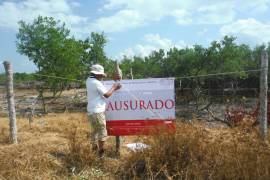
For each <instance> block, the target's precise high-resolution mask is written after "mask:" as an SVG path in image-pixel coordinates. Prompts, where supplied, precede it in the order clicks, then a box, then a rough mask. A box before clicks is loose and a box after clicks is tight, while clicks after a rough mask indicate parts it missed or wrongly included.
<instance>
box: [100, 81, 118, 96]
mask: <svg viewBox="0 0 270 180" xmlns="http://www.w3.org/2000/svg"><path fill="white" fill-rule="evenodd" d="M121 87H122V85H121V84H120V83H114V84H113V85H112V87H111V89H110V90H109V91H108V92H106V93H105V94H103V96H104V97H105V98H108V97H110V96H111V95H112V94H113V93H114V92H115V91H117V90H118V89H120V88H121Z"/></svg>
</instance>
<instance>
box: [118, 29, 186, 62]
mask: <svg viewBox="0 0 270 180" xmlns="http://www.w3.org/2000/svg"><path fill="white" fill-rule="evenodd" d="M186 46H187V45H186V44H185V42H184V41H179V42H176V43H174V42H173V41H172V40H170V39H168V38H162V37H160V35H159V34H146V35H145V36H144V38H143V43H140V44H136V45H135V46H134V47H132V48H127V49H125V50H124V51H123V52H121V53H119V54H118V55H117V56H116V57H115V58H116V59H122V58H123V57H124V56H127V57H130V58H131V57H133V56H135V55H136V56H140V57H145V56H148V55H150V54H151V52H153V51H155V50H159V49H164V50H165V51H168V50H169V49H170V48H173V47H176V48H179V49H181V48H185V47H186Z"/></svg>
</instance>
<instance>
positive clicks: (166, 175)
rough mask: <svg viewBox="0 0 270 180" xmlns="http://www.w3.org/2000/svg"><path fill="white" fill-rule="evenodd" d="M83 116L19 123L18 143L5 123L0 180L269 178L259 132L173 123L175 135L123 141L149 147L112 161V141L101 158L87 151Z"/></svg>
mask: <svg viewBox="0 0 270 180" xmlns="http://www.w3.org/2000/svg"><path fill="white" fill-rule="evenodd" d="M3 122H4V123H3ZM89 131H90V130H89V126H88V123H87V117H86V115H85V114H84V113H64V114H50V115H47V116H45V117H40V118H36V119H35V120H34V122H33V124H31V127H30V126H29V124H28V122H27V121H26V119H18V137H19V143H18V144H16V145H12V144H8V123H7V119H5V120H4V121H2V119H1V127H0V179H269V177H270V174H269V173H270V148H269V147H270V146H269V145H268V144H266V143H264V142H262V141H261V140H260V139H259V138H258V130H257V129H256V128H253V127H252V126H250V124H243V125H242V126H241V127H236V128H232V129H230V128H219V129H218V128H214V129H213V128H211V129H210V128H206V126H205V125H204V124H200V123H194V124H185V123H178V125H177V128H176V132H175V134H166V133H162V134H160V135H156V136H151V137H150V136H148V137H128V138H125V141H126V143H128V142H134V141H138V140H140V141H142V142H145V143H146V144H149V145H150V148H149V149H147V150H144V151H142V152H131V151H128V150H127V149H125V148H122V152H121V154H122V156H121V158H120V159H118V158H115V157H114V155H115V154H114V139H113V138H110V139H109V141H108V144H107V149H108V151H107V154H106V157H105V159H103V160H100V159H98V158H97V156H96V154H95V153H93V152H92V151H91V148H90V144H89V140H88V134H89Z"/></svg>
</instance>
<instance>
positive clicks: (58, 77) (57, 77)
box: [33, 74, 84, 82]
mask: <svg viewBox="0 0 270 180" xmlns="http://www.w3.org/2000/svg"><path fill="white" fill-rule="evenodd" d="M33 75H34V76H41V77H49V78H55V79H64V80H69V81H77V82H84V81H82V80H78V79H69V78H64V77H60V76H51V75H43V74H33Z"/></svg>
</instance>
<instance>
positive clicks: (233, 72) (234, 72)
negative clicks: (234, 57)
mask: <svg viewBox="0 0 270 180" xmlns="http://www.w3.org/2000/svg"><path fill="white" fill-rule="evenodd" d="M260 71H261V69H253V70H246V71H232V72H224V73H214V74H205V75H196V76H180V77H175V78H177V79H189V78H200V77H209V76H219V75H230V74H239V73H244V72H246V73H248V72H260Z"/></svg>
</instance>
